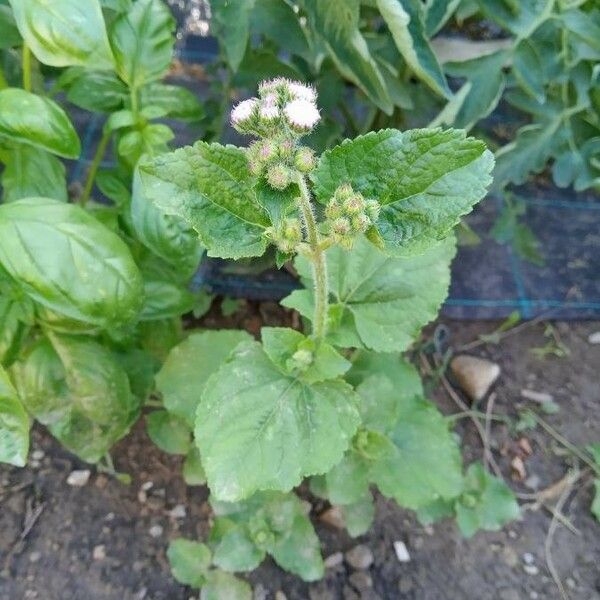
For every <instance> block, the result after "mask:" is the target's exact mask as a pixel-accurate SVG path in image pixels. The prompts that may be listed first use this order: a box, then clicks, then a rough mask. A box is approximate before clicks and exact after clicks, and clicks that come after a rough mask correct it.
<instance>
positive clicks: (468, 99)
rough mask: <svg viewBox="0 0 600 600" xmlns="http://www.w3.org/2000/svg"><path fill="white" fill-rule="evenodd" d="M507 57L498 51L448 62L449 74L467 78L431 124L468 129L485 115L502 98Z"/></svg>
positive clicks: (505, 53) (506, 54) (447, 69)
mask: <svg viewBox="0 0 600 600" xmlns="http://www.w3.org/2000/svg"><path fill="white" fill-rule="evenodd" d="M507 57H508V53H507V52H504V51H500V52H495V53H493V54H489V55H487V56H480V57H478V58H476V59H473V60H467V61H465V62H461V63H449V64H447V65H446V71H447V72H448V74H450V75H452V76H455V77H466V78H467V81H466V82H465V83H464V85H463V86H462V87H461V88H460V90H459V91H458V92H457V93H456V94H455V95H454V96H453V97H452V98H451V99H450V102H449V103H448V104H447V105H446V107H445V108H444V110H443V111H442V112H441V113H440V114H439V115H438V117H436V119H435V120H434V121H433V122H432V123H431V126H437V125H441V124H446V125H452V126H454V127H459V128H462V129H467V130H469V129H471V127H473V126H474V125H475V124H476V123H477V121H479V120H480V119H483V118H484V117H487V116H488V115H489V114H490V113H491V112H492V111H493V110H494V109H495V108H496V106H497V105H498V102H499V101H500V98H501V97H502V92H503V91H504V87H505V85H506V77H505V75H504V72H503V70H502V69H503V66H504V64H505V62H506V60H507Z"/></svg>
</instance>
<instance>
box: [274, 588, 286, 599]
mask: <svg viewBox="0 0 600 600" xmlns="http://www.w3.org/2000/svg"><path fill="white" fill-rule="evenodd" d="M275 600H287V596H286V595H285V594H284V593H283V592H282V591H281V590H277V591H276V592H275Z"/></svg>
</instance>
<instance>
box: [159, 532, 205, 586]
mask: <svg viewBox="0 0 600 600" xmlns="http://www.w3.org/2000/svg"><path fill="white" fill-rule="evenodd" d="M167 559H168V560H169V565H170V566H171V571H172V573H173V577H175V579H177V581H179V583H183V584H184V585H189V586H191V587H194V588H199V587H202V586H203V585H204V583H205V581H206V575H207V573H208V570H209V568H210V565H211V562H212V556H211V552H210V550H209V548H208V546H206V544H200V543H198V542H193V541H192V540H186V539H184V538H178V539H176V540H173V541H172V542H171V543H170V544H169V547H168V549H167Z"/></svg>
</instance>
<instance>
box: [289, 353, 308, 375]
mask: <svg viewBox="0 0 600 600" xmlns="http://www.w3.org/2000/svg"><path fill="white" fill-rule="evenodd" d="M312 362H313V353H312V352H311V351H310V350H296V352H294V354H292V357H291V358H290V359H289V360H287V361H286V367H287V368H288V369H289V370H290V371H306V369H308V367H310V365H311V364H312Z"/></svg>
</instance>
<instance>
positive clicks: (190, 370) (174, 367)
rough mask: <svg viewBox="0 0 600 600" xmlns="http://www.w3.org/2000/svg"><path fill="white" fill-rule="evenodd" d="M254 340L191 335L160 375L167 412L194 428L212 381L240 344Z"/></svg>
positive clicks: (228, 333) (224, 333)
mask: <svg viewBox="0 0 600 600" xmlns="http://www.w3.org/2000/svg"><path fill="white" fill-rule="evenodd" d="M250 340H251V337H250V335H249V334H248V333H246V332H245V331H236V330H221V331H203V332H194V333H191V334H190V335H189V336H188V337H187V338H186V339H185V340H184V341H183V342H181V343H180V344H178V345H177V346H175V347H174V348H173V349H172V350H171V352H169V355H168V356H167V359H166V360H165V362H164V364H163V366H162V368H161V370H160V371H159V373H158V374H157V375H156V388H157V389H158V391H159V392H160V393H161V394H162V397H163V404H164V406H165V408H166V409H167V410H168V411H169V412H170V413H173V414H174V415H177V416H178V417H181V418H182V419H184V420H185V421H186V422H187V423H188V424H189V425H190V426H191V427H193V426H194V422H195V417H196V410H197V406H198V404H199V402H200V398H201V396H202V394H203V392H204V389H205V386H206V382H207V380H208V378H209V377H210V376H211V375H212V374H213V373H215V372H216V371H217V370H218V369H219V367H220V366H221V364H222V363H223V362H224V361H225V359H226V358H227V357H228V356H229V355H230V354H231V352H232V351H233V349H234V348H235V347H236V346H237V345H238V344H240V343H241V342H248V341H250Z"/></svg>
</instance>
